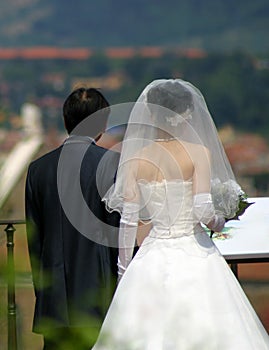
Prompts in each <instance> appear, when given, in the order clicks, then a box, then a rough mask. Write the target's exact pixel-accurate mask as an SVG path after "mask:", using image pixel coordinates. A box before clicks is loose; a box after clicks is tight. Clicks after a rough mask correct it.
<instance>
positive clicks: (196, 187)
mask: <svg viewBox="0 0 269 350" xmlns="http://www.w3.org/2000/svg"><path fill="white" fill-rule="evenodd" d="M196 154H198V157H195V160H194V176H193V208H194V215H195V218H196V219H197V220H198V221H200V222H202V223H204V224H205V225H206V226H207V227H208V228H209V229H210V230H213V231H217V232H219V231H221V230H222V229H223V227H224V224H225V219H224V218H223V217H222V216H220V215H216V213H215V208H214V204H213V201H212V196H211V193H210V169H211V166H210V154H209V151H208V150H207V149H206V148H205V147H200V149H199V152H198V153H196Z"/></svg>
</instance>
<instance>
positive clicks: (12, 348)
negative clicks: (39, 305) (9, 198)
mask: <svg viewBox="0 0 269 350" xmlns="http://www.w3.org/2000/svg"><path fill="white" fill-rule="evenodd" d="M5 231H6V235H7V291H8V350H17V325H16V316H17V315H16V300H15V269H14V232H15V231H16V229H15V228H14V226H13V224H12V223H8V224H7V227H6V228H5Z"/></svg>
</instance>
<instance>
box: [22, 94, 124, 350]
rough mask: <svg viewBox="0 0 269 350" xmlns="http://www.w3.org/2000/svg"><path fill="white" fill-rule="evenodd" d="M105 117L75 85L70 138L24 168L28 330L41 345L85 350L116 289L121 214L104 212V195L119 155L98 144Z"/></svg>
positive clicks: (67, 107) (96, 101) (68, 105)
mask: <svg viewBox="0 0 269 350" xmlns="http://www.w3.org/2000/svg"><path fill="white" fill-rule="evenodd" d="M108 114H109V104H108V102H107V100H106V99H105V97H104V96H103V95H102V94H101V93H100V92H99V91H98V90H96V89H94V88H78V89H76V90H74V91H73V92H72V93H71V94H70V95H69V96H68V97H67V99H66V101H65V102H64V105H63V116H64V124H65V128H66V131H67V133H68V134H69V137H68V138H67V139H66V141H65V142H64V144H63V145H61V146H60V147H59V148H57V149H55V150H53V151H51V152H49V153H47V154H45V155H44V156H43V157H41V158H39V159H37V160H35V161H34V162H32V163H31V164H30V166H29V169H28V174H27V179H26V190H25V207H26V220H27V237H28V246H29V253H30V260H31V266H32V275H33V284H34V291H35V296H36V303H35V312H34V320H33V331H34V332H36V333H41V334H43V336H44V349H45V350H56V349H57V350H63V349H67V348H68V349H80V350H83V349H84V348H85V349H89V343H91V344H92V345H93V344H94V343H95V340H96V337H97V336H98V332H99V328H100V325H101V323H102V321H103V318H104V315H105V313H106V311H107V308H108V306H109V303H110V301H111V298H112V295H113V292H114V290H115V287H116V277H117V255H118V252H117V249H116V248H110V246H111V245H110V244H109V239H111V237H115V240H116V236H117V234H118V224H119V215H118V214H117V213H115V212H114V213H112V214H110V213H108V212H107V211H106V208H105V206H104V203H103V202H102V201H101V197H102V195H103V194H104V193H105V192H106V191H107V190H108V188H109V187H110V186H111V185H112V183H113V181H114V176H115V175H114V174H115V172H116V168H117V165H118V158H119V154H118V153H115V152H112V151H107V150H105V149H104V148H102V147H100V146H97V144H96V140H98V139H99V138H100V136H101V134H102V132H103V131H104V130H105V128H106V122H107V117H108ZM83 123H84V124H83ZM81 125H82V127H81ZM97 178H98V183H97V182H96V179H97ZM100 191H101V193H100Z"/></svg>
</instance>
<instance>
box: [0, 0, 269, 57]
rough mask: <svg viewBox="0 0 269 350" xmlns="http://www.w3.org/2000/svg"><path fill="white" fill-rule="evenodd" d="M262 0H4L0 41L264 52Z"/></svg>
mask: <svg viewBox="0 0 269 350" xmlns="http://www.w3.org/2000/svg"><path fill="white" fill-rule="evenodd" d="M268 29H269V2H268V1H267V0H256V1H255V2H254V1H253V0H236V1H234V0H181V1H178V0H166V1H163V0H129V1H125V0H115V1H109V0H99V1H86V0H78V1H76V2H72V1H70V2H67V1H63V0H57V1H54V0H46V1H45V2H44V1H42V0H9V1H8V2H3V4H1V12H0V43H1V44H0V46H2V47H13V46H37V45H49V46H59V47H79V46H86V47H97V48H98V47H107V46H141V45H142V46H143V45H150V46H151V45H157V46H158V45H159V46H183V47H198V48H203V49H206V50H209V51H228V50H244V51H247V52H251V53H254V52H255V53H266V52H268V51H269V41H268V40H267V35H268Z"/></svg>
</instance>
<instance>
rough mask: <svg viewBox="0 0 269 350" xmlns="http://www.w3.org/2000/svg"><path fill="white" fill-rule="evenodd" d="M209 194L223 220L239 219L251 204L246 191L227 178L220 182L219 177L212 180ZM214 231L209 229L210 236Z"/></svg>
mask: <svg viewBox="0 0 269 350" xmlns="http://www.w3.org/2000/svg"><path fill="white" fill-rule="evenodd" d="M211 194H212V199H213V204H214V207H215V211H216V213H217V214H220V215H223V216H224V217H225V221H226V222H227V221H229V220H240V219H239V216H241V215H243V214H244V212H245V211H246V209H247V208H248V207H249V206H250V205H252V204H253V202H252V203H249V202H248V200H247V198H248V197H247V195H246V193H245V192H244V191H243V190H242V189H241V187H240V186H239V185H238V183H237V182H235V181H234V180H229V181H226V182H224V183H222V182H221V181H220V180H219V179H216V180H214V181H213V182H212V186H211ZM213 233H214V231H211V234H210V237H212V236H213Z"/></svg>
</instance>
